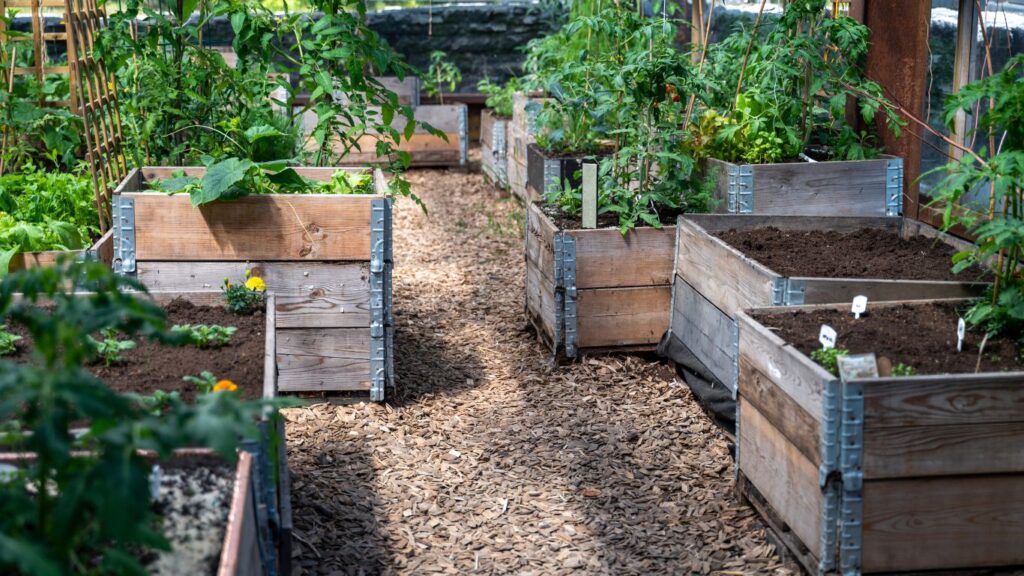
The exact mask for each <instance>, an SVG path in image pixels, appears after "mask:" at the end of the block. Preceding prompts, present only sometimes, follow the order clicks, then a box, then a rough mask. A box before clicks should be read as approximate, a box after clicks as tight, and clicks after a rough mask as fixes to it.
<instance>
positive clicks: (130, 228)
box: [111, 194, 138, 275]
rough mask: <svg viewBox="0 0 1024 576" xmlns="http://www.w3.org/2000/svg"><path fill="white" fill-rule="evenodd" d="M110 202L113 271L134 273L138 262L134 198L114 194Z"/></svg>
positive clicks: (125, 273) (126, 273)
mask: <svg viewBox="0 0 1024 576" xmlns="http://www.w3.org/2000/svg"><path fill="white" fill-rule="evenodd" d="M111 202H112V205H111V210H112V212H113V217H114V262H113V268H114V272H116V273H118V274H124V275H134V274H135V273H136V271H137V264H138V262H137V260H136V257H135V255H136V254H135V246H136V244H135V199H134V198H131V197H128V196H122V195H121V194H114V197H113V199H112V200H111Z"/></svg>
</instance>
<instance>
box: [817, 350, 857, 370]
mask: <svg viewBox="0 0 1024 576" xmlns="http://www.w3.org/2000/svg"><path fill="white" fill-rule="evenodd" d="M849 353H850V351H849V350H847V349H846V348H818V349H815V350H813V351H811V360H814V361H815V362H817V363H818V364H821V367H822V368H824V369H825V370H828V371H829V372H831V373H832V375H833V376H838V375H839V357H840V356H846V355H847V354H849Z"/></svg>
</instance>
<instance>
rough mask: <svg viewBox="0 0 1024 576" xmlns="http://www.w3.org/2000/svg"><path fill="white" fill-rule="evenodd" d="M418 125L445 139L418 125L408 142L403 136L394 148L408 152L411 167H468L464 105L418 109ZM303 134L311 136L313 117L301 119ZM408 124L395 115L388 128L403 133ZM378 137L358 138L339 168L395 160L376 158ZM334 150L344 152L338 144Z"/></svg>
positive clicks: (311, 146)
mask: <svg viewBox="0 0 1024 576" xmlns="http://www.w3.org/2000/svg"><path fill="white" fill-rule="evenodd" d="M413 116H414V118H415V119H416V121H417V122H426V123H427V124H430V125H431V126H433V127H434V128H436V129H438V130H440V131H441V132H444V134H445V137H446V138H447V140H446V139H445V138H441V137H439V136H434V135H433V134H429V133H427V131H426V130H425V129H423V127H422V126H417V127H416V130H415V132H414V133H413V136H412V138H411V139H410V140H406V139H405V138H404V137H403V138H402V139H401V142H399V144H398V146H396V147H395V148H396V149H397V150H400V151H402V152H408V153H409V155H410V157H411V162H412V164H411V165H412V166H416V167H429V166H462V167H465V166H466V164H467V159H468V154H469V108H468V107H467V106H466V105H465V104H445V105H426V106H417V107H415V108H414V109H413ZM303 123H304V125H305V129H306V133H307V134H311V133H312V131H313V129H314V128H315V127H316V114H315V113H313V112H306V113H305V115H304V116H303ZM406 123H407V121H406V119H405V116H402V115H401V114H396V115H395V118H394V120H393V121H392V123H391V126H392V127H393V128H395V129H396V130H398V131H399V132H403V131H404V130H405V125H406ZM381 138H382V137H381V136H380V135H378V134H374V133H370V134H366V135H364V136H362V137H361V138H359V140H358V143H359V149H358V150H355V149H353V150H350V151H349V152H348V153H347V154H346V155H345V156H344V157H343V158H342V159H341V165H342V166H365V165H367V164H382V163H389V162H391V161H392V160H394V158H391V157H383V156H378V155H377V142H378V141H380V140H381ZM306 146H307V148H309V149H316V143H315V142H313V141H312V139H309V140H308V141H307V143H306ZM334 148H335V151H336V152H338V153H342V152H344V149H343V148H341V146H340V145H339V144H337V143H335V145H334Z"/></svg>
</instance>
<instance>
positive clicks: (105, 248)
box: [7, 231, 114, 272]
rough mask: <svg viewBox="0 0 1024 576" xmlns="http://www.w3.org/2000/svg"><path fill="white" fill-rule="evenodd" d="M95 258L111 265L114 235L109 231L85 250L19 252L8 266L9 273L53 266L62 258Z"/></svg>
mask: <svg viewBox="0 0 1024 576" xmlns="http://www.w3.org/2000/svg"><path fill="white" fill-rule="evenodd" d="M87 256H88V257H90V258H94V259H96V260H97V261H99V262H102V263H104V264H110V262H111V260H112V258H113V256H114V233H113V232H112V231H107V233H106V234H104V235H103V236H101V237H100V238H99V240H97V241H96V243H95V244H93V245H92V246H90V247H89V248H87V249H85V250H47V251H45V252H19V253H18V254H15V255H14V257H12V258H11V261H10V263H9V264H8V267H7V269H8V271H9V272H17V271H18V270H27V269H29V268H39V267H44V266H53V265H54V264H56V263H57V261H58V260H59V259H60V258H61V257H68V258H85V257H87Z"/></svg>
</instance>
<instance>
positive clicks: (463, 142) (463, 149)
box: [459, 104, 469, 166]
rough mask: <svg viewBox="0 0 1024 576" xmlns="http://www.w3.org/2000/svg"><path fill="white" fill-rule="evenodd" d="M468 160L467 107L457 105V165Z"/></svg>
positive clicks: (464, 163) (462, 164)
mask: <svg viewBox="0 0 1024 576" xmlns="http://www.w3.org/2000/svg"><path fill="white" fill-rule="evenodd" d="M468 160H469V107H468V106H466V105H465V104H463V105H462V106H460V107H459V166H465V165H466V162H467V161H468Z"/></svg>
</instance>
